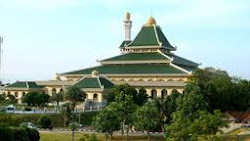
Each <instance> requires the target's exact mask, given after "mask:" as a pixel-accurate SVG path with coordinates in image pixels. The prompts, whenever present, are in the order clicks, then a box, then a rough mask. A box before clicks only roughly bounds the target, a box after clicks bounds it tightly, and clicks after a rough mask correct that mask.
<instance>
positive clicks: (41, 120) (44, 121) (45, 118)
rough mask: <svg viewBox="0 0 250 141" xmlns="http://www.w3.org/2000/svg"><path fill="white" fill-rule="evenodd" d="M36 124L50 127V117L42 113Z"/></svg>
mask: <svg viewBox="0 0 250 141" xmlns="http://www.w3.org/2000/svg"><path fill="white" fill-rule="evenodd" d="M38 125H40V126H41V127H42V128H45V129H46V128H49V129H51V128H52V121H51V119H50V118H49V117H48V116H46V115H42V116H41V117H40V118H39V119H38Z"/></svg>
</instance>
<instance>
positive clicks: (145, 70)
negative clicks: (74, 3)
mask: <svg viewBox="0 0 250 141" xmlns="http://www.w3.org/2000/svg"><path fill="white" fill-rule="evenodd" d="M94 70H97V71H98V72H99V73H100V74H186V73H185V72H184V71H181V70H179V69H177V68H175V67H173V66H170V65H168V64H126V65H102V66H97V67H93V68H88V69H82V70H77V71H72V72H68V73H64V74H91V73H92V71H94Z"/></svg>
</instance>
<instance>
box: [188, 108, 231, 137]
mask: <svg viewBox="0 0 250 141" xmlns="http://www.w3.org/2000/svg"><path fill="white" fill-rule="evenodd" d="M228 123H229V121H228V120H227V118H226V117H225V115H224V114H222V113H221V112H220V111H219V110H215V111H214V113H209V112H207V111H199V118H197V119H195V120H194V122H193V123H192V125H191V128H192V132H193V134H196V135H200V136H204V137H205V138H207V140H208V141H212V140H213V136H214V135H216V133H218V132H220V133H222V130H220V128H223V127H228Z"/></svg>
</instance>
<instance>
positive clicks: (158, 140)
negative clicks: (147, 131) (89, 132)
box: [40, 131, 164, 141]
mask: <svg viewBox="0 0 250 141" xmlns="http://www.w3.org/2000/svg"><path fill="white" fill-rule="evenodd" d="M84 134H86V133H83V132H76V133H75V141H79V139H80V138H81V137H84ZM40 136H41V139H40V141H72V133H71V132H64V131H63V132H40ZM97 137H98V139H99V140H100V141H105V140H106V138H105V135H104V134H100V133H98V134H97ZM112 140H113V141H122V140H125V136H120V135H119V136H116V135H114V137H113V139H112ZM129 140H134V141H146V140H147V136H133V137H132V136H131V137H129ZM163 140H164V138H163V136H152V141H163Z"/></svg>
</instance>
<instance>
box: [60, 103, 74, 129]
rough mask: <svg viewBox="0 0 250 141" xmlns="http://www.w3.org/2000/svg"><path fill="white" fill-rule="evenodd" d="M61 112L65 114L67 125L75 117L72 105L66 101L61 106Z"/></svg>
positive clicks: (64, 118)
mask: <svg viewBox="0 0 250 141" xmlns="http://www.w3.org/2000/svg"><path fill="white" fill-rule="evenodd" d="M61 114H62V116H63V121H64V126H67V125H68V124H69V122H70V120H71V119H72V118H73V114H72V105H71V104H69V103H65V104H63V105H62V106H61Z"/></svg>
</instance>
